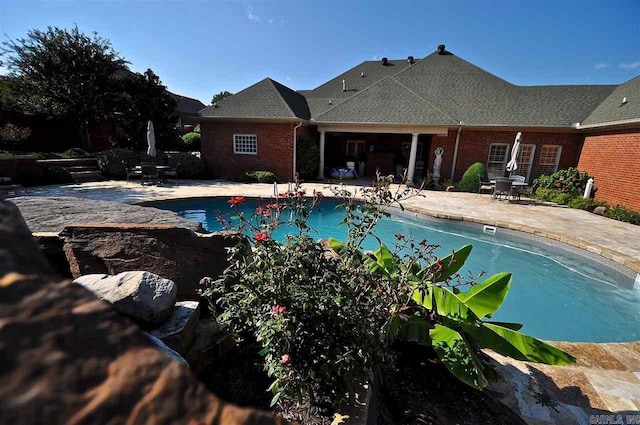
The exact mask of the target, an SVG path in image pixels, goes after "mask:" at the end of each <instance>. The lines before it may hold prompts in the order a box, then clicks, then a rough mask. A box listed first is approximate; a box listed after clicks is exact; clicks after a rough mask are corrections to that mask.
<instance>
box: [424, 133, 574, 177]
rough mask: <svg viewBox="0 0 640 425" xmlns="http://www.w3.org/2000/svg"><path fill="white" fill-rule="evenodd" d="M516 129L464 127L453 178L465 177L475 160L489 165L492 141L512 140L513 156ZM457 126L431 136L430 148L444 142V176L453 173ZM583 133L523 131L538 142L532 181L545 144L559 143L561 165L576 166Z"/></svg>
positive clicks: (524, 136) (527, 140) (526, 140)
mask: <svg viewBox="0 0 640 425" xmlns="http://www.w3.org/2000/svg"><path fill="white" fill-rule="evenodd" d="M516 133H517V131H477V130H465V129H464V127H463V128H462V133H461V134H460V144H459V147H458V159H457V161H456V172H455V176H454V181H458V180H460V179H461V178H462V175H463V174H464V172H465V171H466V170H467V168H469V166H470V165H471V164H473V163H475V162H481V163H482V164H484V165H485V166H486V165H487V159H488V158H489V147H490V146H491V144H492V143H507V144H509V153H508V155H507V161H509V159H510V158H511V151H510V149H511V147H512V146H513V142H514V140H515V137H516ZM456 135H457V130H456V129H451V130H449V134H448V135H447V136H446V137H439V136H433V138H432V139H431V150H432V151H433V150H434V149H436V148H437V147H439V146H441V147H442V148H443V149H444V151H445V153H444V156H443V158H442V167H441V170H440V175H441V176H442V178H443V179H447V178H450V177H451V164H452V161H453V151H454V149H455V143H456ZM581 139H582V137H581V136H580V135H578V134H576V133H546V132H532V131H528V132H522V143H523V144H532V145H536V148H535V152H534V157H533V164H532V167H531V173H530V176H529V181H533V179H534V178H536V177H538V175H539V174H540V173H539V171H538V166H539V163H540V151H541V148H542V146H543V145H560V146H562V152H561V155H560V163H559V164H558V169H559V170H561V169H563V168H568V167H575V166H576V164H577V159H578V155H579V148H580V141H581ZM432 162H433V161H431V162H430V163H429V171H431V168H432V166H433V164H432Z"/></svg>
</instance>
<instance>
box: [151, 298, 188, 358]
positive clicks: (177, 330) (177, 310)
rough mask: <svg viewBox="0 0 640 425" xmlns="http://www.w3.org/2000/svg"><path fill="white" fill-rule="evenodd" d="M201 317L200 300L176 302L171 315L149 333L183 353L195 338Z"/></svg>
mask: <svg viewBox="0 0 640 425" xmlns="http://www.w3.org/2000/svg"><path fill="white" fill-rule="evenodd" d="M199 318H200V303H199V302H198V301H181V302H178V303H176V305H175V307H174V308H173V311H172V312H171V316H169V318H168V319H167V320H166V321H165V322H164V323H163V324H162V325H160V327H159V328H156V329H153V330H150V331H149V334H150V335H152V336H154V337H156V338H159V339H160V340H162V342H164V343H165V344H166V345H167V346H168V347H169V348H171V349H172V350H175V351H176V352H178V353H179V354H180V355H182V354H184V353H185V352H186V351H187V347H188V346H189V344H191V341H192V340H193V334H194V332H195V330H196V325H197V324H198V319H199Z"/></svg>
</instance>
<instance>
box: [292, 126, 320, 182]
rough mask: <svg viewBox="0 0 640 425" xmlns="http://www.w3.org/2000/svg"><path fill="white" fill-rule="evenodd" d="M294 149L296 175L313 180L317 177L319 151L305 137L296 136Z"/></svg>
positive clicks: (312, 142)
mask: <svg viewBox="0 0 640 425" xmlns="http://www.w3.org/2000/svg"><path fill="white" fill-rule="evenodd" d="M297 142H298V143H297V148H296V164H297V167H298V170H297V171H298V173H299V174H300V177H301V178H303V179H315V178H316V177H317V176H318V163H319V161H320V149H318V146H316V143H315V142H314V141H313V140H311V139H309V138H308V137H305V136H302V135H301V136H298V140H297Z"/></svg>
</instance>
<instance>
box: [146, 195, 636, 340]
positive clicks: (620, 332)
mask: <svg viewBox="0 0 640 425" xmlns="http://www.w3.org/2000/svg"><path fill="white" fill-rule="evenodd" d="M226 201H227V198H224V199H222V198H207V199H189V200H179V201H168V202H159V203H155V204H153V206H155V207H157V208H162V209H168V210H171V211H175V212H177V213H179V214H180V215H181V216H182V217H185V218H188V219H192V220H195V221H199V222H201V223H202V224H203V226H204V227H205V228H206V229H207V230H210V231H215V230H220V228H221V227H220V224H219V223H218V222H217V221H216V217H218V216H219V214H220V213H225V214H227V213H230V212H231V208H230V207H229V205H228V204H227V202H226ZM256 205H257V204H256V201H255V200H250V199H248V200H247V202H246V204H245V205H244V207H245V208H246V210H247V211H248V212H249V211H250V210H252V209H254V208H255V207H256ZM335 205H336V203H335V201H332V200H325V201H323V203H322V204H321V206H322V209H321V212H319V213H316V214H314V215H313V216H312V217H311V219H310V220H309V224H310V225H311V226H312V227H314V228H315V229H317V230H318V233H319V234H318V237H322V238H327V237H329V236H333V237H335V238H338V239H342V238H344V236H345V234H346V229H345V228H344V227H341V226H338V223H339V222H340V221H341V220H342V217H343V212H342V210H340V209H335ZM284 233H286V228H285V229H283V230H281V233H280V234H276V235H275V237H277V238H278V237H279V238H282V237H283V234H284ZM396 233H402V234H405V235H409V234H411V235H413V237H414V238H415V239H416V240H417V241H419V240H422V239H426V240H427V241H428V242H429V243H431V244H438V245H440V246H441V248H440V250H439V251H438V252H437V253H438V255H441V256H444V255H447V254H448V253H450V252H451V250H452V249H457V248H459V247H461V246H462V245H465V244H468V243H471V244H473V251H472V252H471V255H470V256H469V259H468V260H467V262H466V263H465V266H464V267H463V269H462V270H461V273H462V274H463V275H466V274H467V273H469V272H471V273H473V274H474V275H477V274H478V273H479V272H480V271H484V272H486V273H487V275H485V276H490V275H492V274H495V273H498V272H501V271H509V272H512V273H513V283H512V285H511V291H510V292H509V295H508V297H507V299H506V301H505V303H504V304H503V306H502V308H501V309H500V310H499V311H498V312H497V313H496V314H495V316H494V320H499V321H510V322H518V323H522V324H524V327H523V329H522V331H523V332H525V333H527V334H529V335H533V336H535V337H538V338H543V339H547V340H556V341H582V342H625V341H637V340H640V321H639V320H638V319H639V317H640V315H639V313H640V287H638V286H639V285H638V284H636V288H635V289H634V279H633V277H632V275H631V274H630V273H626V272H623V271H621V270H620V269H618V270H616V269H615V268H611V267H609V266H608V265H607V264H605V263H606V262H605V261H604V260H603V259H600V258H599V257H596V256H592V255H590V254H588V253H584V255H583V254H580V253H577V252H575V251H576V250H575V249H572V248H570V247H567V246H563V245H561V244H559V243H556V242H552V241H544V240H541V238H533V237H530V236H528V235H524V234H519V233H516V232H509V231H506V230H502V229H498V230H497V232H496V234H495V235H489V234H486V233H484V232H483V227H482V226H481V225H473V224H470V223H461V222H452V221H449V220H438V219H431V218H425V217H422V216H420V217H415V216H414V217H411V216H409V215H407V214H400V213H398V214H394V215H393V217H391V218H389V219H385V220H383V221H382V222H381V223H380V224H379V225H378V227H377V230H376V234H377V235H378V236H379V237H380V238H381V239H382V240H383V241H386V242H387V243H388V244H392V243H393V241H394V239H395V238H394V235H395V234H396ZM534 239H535V240H534ZM369 248H375V246H373V245H371V246H370V247H369Z"/></svg>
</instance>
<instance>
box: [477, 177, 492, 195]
mask: <svg viewBox="0 0 640 425" xmlns="http://www.w3.org/2000/svg"><path fill="white" fill-rule="evenodd" d="M483 190H484V191H488V192H489V193H491V194H492V193H493V185H492V184H491V182H488V181H483V180H482V176H481V175H478V193H482V191H483Z"/></svg>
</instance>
